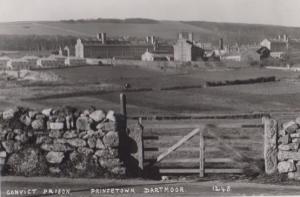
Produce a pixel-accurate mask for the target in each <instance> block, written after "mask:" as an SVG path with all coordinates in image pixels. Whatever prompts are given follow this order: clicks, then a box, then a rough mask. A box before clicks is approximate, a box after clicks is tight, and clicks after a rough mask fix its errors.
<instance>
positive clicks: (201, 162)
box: [199, 131, 205, 177]
mask: <svg viewBox="0 0 300 197" xmlns="http://www.w3.org/2000/svg"><path fill="white" fill-rule="evenodd" d="M204 148H205V145H204V136H203V131H200V148H199V153H200V154H199V155H200V156H199V176H200V177H204Z"/></svg>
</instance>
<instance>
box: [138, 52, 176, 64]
mask: <svg viewBox="0 0 300 197" xmlns="http://www.w3.org/2000/svg"><path fill="white" fill-rule="evenodd" d="M141 59H142V61H148V62H153V61H172V60H174V55H173V54H171V53H157V52H149V51H146V52H145V53H144V54H143V55H142V57H141Z"/></svg>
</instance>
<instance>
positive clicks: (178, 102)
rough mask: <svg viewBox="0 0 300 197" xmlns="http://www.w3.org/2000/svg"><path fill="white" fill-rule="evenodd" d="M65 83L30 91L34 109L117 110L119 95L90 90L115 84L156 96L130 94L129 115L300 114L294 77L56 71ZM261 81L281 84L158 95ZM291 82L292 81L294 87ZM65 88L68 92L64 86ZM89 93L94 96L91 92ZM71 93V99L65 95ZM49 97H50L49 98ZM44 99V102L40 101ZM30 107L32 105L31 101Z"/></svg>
mask: <svg viewBox="0 0 300 197" xmlns="http://www.w3.org/2000/svg"><path fill="white" fill-rule="evenodd" d="M51 72H54V73H56V74H57V75H58V76H59V77H60V78H61V79H62V81H61V82H60V83H61V84H60V86H58V87H56V86H55V84H54V85H51V86H48V87H45V88H44V87H41V88H38V86H33V87H27V89H28V90H31V91H32V93H33V95H32V96H30V95H27V98H31V97H32V98H35V100H34V101H32V103H35V104H40V105H51V106H58V105H66V104H73V103H75V104H76V103H78V101H80V102H79V103H80V106H83V107H84V106H90V105H96V106H97V107H100V108H102V107H104V108H108V107H110V106H113V108H115V109H117V108H118V104H119V93H120V92H122V90H121V89H119V90H118V89H116V90H115V91H108V92H103V91H101V90H100V89H97V87H95V88H93V89H91V84H111V85H113V86H116V87H122V86H123V85H124V84H125V83H129V84H130V85H131V86H132V88H136V89H139V88H153V91H141V92H127V93H126V94H127V97H128V104H129V106H128V108H129V109H128V111H129V113H130V114H156V113H165V114H170V113H171V114H180V113H220V112H222V113H232V112H241V113H242V112H254V111H272V110H280V109H285V110H287V109H295V108H299V107H300V105H299V103H298V98H300V87H299V86H298V82H297V80H298V79H297V77H298V73H296V72H293V73H292V72H282V71H276V70H267V69H259V68H245V69H237V70H219V71H214V72H212V71H203V70H202V71H200V70H198V71H197V70H191V71H185V72H177V73H176V72H175V73H174V72H173V73H164V72H159V71H153V70H144V69H140V68H135V67H128V66H124V67H96V66H95V67H79V68H70V69H54V70H51ZM261 76H276V78H277V79H278V80H280V81H277V82H269V83H263V84H249V85H233V86H224V87H214V88H199V89H186V90H173V91H160V88H164V87H173V86H181V85H199V84H202V83H203V82H205V81H220V80H234V79H247V78H255V77H261ZM287 79H294V80H295V82H291V81H288V80H287ZM64 84H67V86H64ZM89 90H90V91H89ZM66 92H69V93H70V94H65V93H66ZM47 96H48V97H47ZM39 97H42V99H39ZM28 101H30V99H29V100H28Z"/></svg>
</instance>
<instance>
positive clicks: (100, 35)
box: [97, 32, 106, 44]
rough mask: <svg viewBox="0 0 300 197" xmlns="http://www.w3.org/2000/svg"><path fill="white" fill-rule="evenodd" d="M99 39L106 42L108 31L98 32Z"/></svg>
mask: <svg viewBox="0 0 300 197" xmlns="http://www.w3.org/2000/svg"><path fill="white" fill-rule="evenodd" d="M97 39H98V41H100V42H101V43H102V44H105V43H106V33H104V32H101V33H98V34H97Z"/></svg>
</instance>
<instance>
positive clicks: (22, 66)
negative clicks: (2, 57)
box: [6, 59, 31, 70]
mask: <svg viewBox="0 0 300 197" xmlns="http://www.w3.org/2000/svg"><path fill="white" fill-rule="evenodd" d="M6 67H7V69H10V70H28V69H30V67H31V64H30V62H28V61H27V60H24V59H11V60H9V61H8V62H7V64H6Z"/></svg>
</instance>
